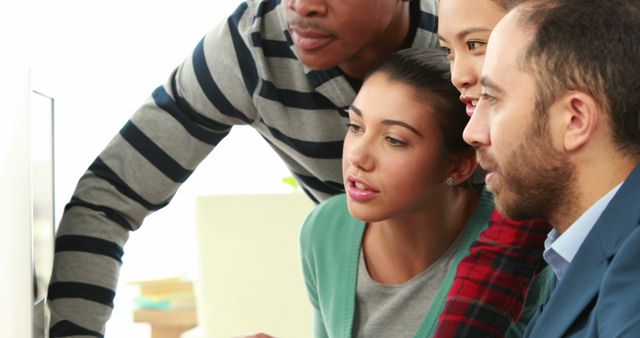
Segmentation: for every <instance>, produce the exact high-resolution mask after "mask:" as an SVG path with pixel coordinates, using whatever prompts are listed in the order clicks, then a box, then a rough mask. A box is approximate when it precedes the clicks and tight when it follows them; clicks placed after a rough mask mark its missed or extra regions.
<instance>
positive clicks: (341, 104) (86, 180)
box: [48, 0, 546, 338]
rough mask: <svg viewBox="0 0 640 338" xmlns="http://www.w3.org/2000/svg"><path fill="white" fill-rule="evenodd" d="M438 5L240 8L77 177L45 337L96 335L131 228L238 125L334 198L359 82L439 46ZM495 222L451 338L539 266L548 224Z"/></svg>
mask: <svg viewBox="0 0 640 338" xmlns="http://www.w3.org/2000/svg"><path fill="white" fill-rule="evenodd" d="M435 10H436V2H435V0H284V1H280V0H248V1H247V2H245V3H243V4H241V5H240V6H239V7H238V8H237V9H236V10H235V12H234V13H233V14H231V15H230V16H229V18H228V19H227V20H226V21H224V22H221V23H220V24H219V25H217V26H216V27H215V28H214V29H212V30H211V31H210V32H209V33H208V34H207V35H206V36H205V37H204V38H203V39H202V40H201V41H200V43H199V44H198V45H197V46H196V48H195V50H194V51H193V54H192V55H191V57H190V58H188V59H187V60H186V61H185V62H184V63H183V64H181V65H180V66H179V67H178V68H177V69H176V70H175V71H174V72H173V73H172V74H171V76H170V77H169V79H168V81H167V82H166V83H165V84H164V85H163V86H160V87H158V88H157V89H156V90H155V91H154V92H153V94H152V95H151V97H150V98H149V100H148V101H146V103H145V104H143V105H142V107H140V108H139V109H138V111H136V112H135V114H134V115H133V116H132V117H131V119H130V121H129V122H127V124H126V125H125V126H124V127H123V128H122V129H121V130H120V132H119V133H118V134H117V135H116V136H115V138H114V139H113V140H112V141H111V142H110V143H109V145H108V146H107V147H106V148H105V149H104V151H103V152H102V153H101V154H100V155H99V156H98V157H97V158H96V160H95V161H94V162H93V163H92V164H91V166H90V167H89V169H88V170H87V171H86V173H85V174H84V175H83V176H82V178H81V179H80V181H79V183H78V186H77V188H76V190H75V192H74V194H73V197H72V199H71V201H70V202H69V203H68V204H67V206H66V208H65V212H64V215H63V217H62V221H61V223H60V227H59V230H58V234H57V239H56V247H55V262H54V270H53V276H52V281H51V285H50V288H49V294H48V297H49V299H48V300H49V306H50V309H51V329H50V337H52V338H54V337H103V335H104V331H105V323H106V321H107V320H108V318H109V316H110V315H111V311H112V308H113V299H114V295H115V289H116V286H117V279H118V273H119V269H120V266H121V264H122V260H121V259H122V255H123V246H124V244H125V242H126V240H127V238H128V236H129V232H130V231H132V230H136V229H138V228H139V227H140V225H141V224H142V221H143V219H144V218H145V217H146V216H147V215H149V214H150V213H152V212H154V211H156V210H158V209H160V208H162V207H164V206H165V205H167V204H168V203H169V201H170V200H171V198H172V196H173V195H174V194H175V192H176V190H177V189H178V187H179V186H180V184H181V183H183V182H184V181H185V180H186V179H187V178H188V177H189V175H190V174H191V173H192V172H193V170H194V169H195V168H196V166H197V165H198V163H200V162H201V161H202V160H203V159H204V158H205V157H206V156H207V154H209V153H210V152H211V151H212V150H213V148H214V147H215V146H216V145H217V144H218V143H219V142H220V141H221V140H222V139H223V138H224V137H225V136H226V135H227V134H228V133H229V131H230V130H231V128H232V126H234V125H251V126H252V127H253V128H254V129H255V130H256V131H257V132H258V133H260V135H262V137H264V139H265V140H266V141H267V142H268V143H269V145H271V147H272V148H273V149H274V150H275V151H276V152H277V154H278V155H279V156H280V157H281V158H282V159H283V160H284V161H285V163H286V164H287V166H288V168H289V169H290V170H291V172H292V173H293V175H294V176H295V177H296V178H297V179H298V181H299V182H300V184H301V185H302V187H303V189H304V191H305V192H306V193H307V195H308V196H309V197H310V198H311V199H313V200H314V201H315V202H319V201H322V200H324V199H326V198H328V197H329V196H332V195H334V194H337V193H339V192H342V191H343V187H342V183H341V181H342V179H341V169H340V167H341V166H340V157H341V155H342V139H343V137H344V135H345V132H346V123H347V122H348V117H347V113H346V110H347V107H348V106H349V105H350V104H351V103H352V101H353V99H354V97H355V94H356V91H357V90H358V89H359V86H360V83H361V79H362V77H363V76H364V74H365V73H366V72H367V70H368V69H369V68H370V67H371V66H372V65H373V64H375V63H377V62H378V61H379V60H381V59H382V58H383V57H385V56H386V55H388V54H390V53H391V52H393V51H395V50H398V49H402V48H410V47H435V46H437V44H438V42H437V41H438V38H437V36H436V33H435V32H436V27H437V22H436V20H437V19H436V16H435ZM227 165H229V164H227ZM493 221H494V222H493V223H494V225H493V226H492V227H490V229H489V230H488V231H487V233H486V234H483V238H481V243H480V245H478V246H477V247H476V249H475V251H474V254H473V255H472V256H471V257H469V258H468V259H467V260H466V261H463V263H461V268H464V269H468V271H469V273H467V274H466V275H464V274H463V276H465V278H464V279H461V280H459V281H456V284H454V288H453V289H452V290H453V291H454V292H455V294H451V295H450V297H451V303H448V304H447V309H446V311H445V313H444V316H443V317H442V318H443V319H445V320H443V321H441V326H442V327H443V328H447V330H446V332H452V334H451V335H459V334H458V333H459V332H465V330H464V327H465V326H468V325H475V326H480V327H485V326H488V327H494V326H505V325H506V326H508V325H509V323H511V321H513V320H515V319H517V318H518V316H519V315H520V311H521V309H522V303H523V302H524V297H525V296H526V292H527V288H528V284H529V280H530V279H531V278H532V275H533V274H535V273H536V272H537V271H538V270H539V268H540V266H541V263H540V262H541V259H540V257H539V256H540V252H541V248H542V242H543V241H544V235H545V234H546V229H545V230H543V231H540V232H537V231H531V229H532V227H531V226H527V224H521V223H513V222H509V221H506V220H504V219H503V218H501V217H500V216H499V215H497V214H495V215H494V217H493ZM529 225H530V224H529ZM465 263H466V265H465ZM456 285H457V286H458V287H457V288H456ZM456 290H457V291H456ZM462 291H464V294H462V293H463V292H462ZM460 295H462V297H460ZM500 331H504V330H500ZM443 332H445V331H443ZM453 332H458V333H453ZM487 332H492V330H487ZM487 336H489V335H487Z"/></svg>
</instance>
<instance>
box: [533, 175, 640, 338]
mask: <svg viewBox="0 0 640 338" xmlns="http://www.w3.org/2000/svg"><path fill="white" fill-rule="evenodd" d="M639 223H640V165H638V166H636V168H635V169H634V170H633V172H632V173H631V174H630V175H629V177H628V178H627V179H626V180H625V182H624V184H623V185H622V186H621V187H620V190H618V192H617V193H616V194H615V196H614V197H613V199H612V200H611V202H610V203H609V205H608V206H607V207H606V209H605V210H604V211H603V213H602V215H601V216H600V218H599V219H598V221H597V222H596V224H595V225H594V227H593V229H592V230H591V232H589V234H588V235H587V237H586V238H585V240H584V242H583V243H582V246H581V247H580V249H579V250H578V252H577V253H576V256H575V258H574V259H573V261H572V262H571V264H570V265H569V268H568V269H567V272H566V274H565V276H564V277H563V279H562V280H561V281H559V282H558V284H557V285H556V287H555V290H554V291H553V293H552V294H551V297H550V298H549V301H548V302H547V304H545V305H543V306H542V307H541V308H540V310H539V311H538V313H537V314H536V316H535V317H534V318H533V319H532V320H531V322H530V323H529V326H528V327H527V331H526V332H525V337H531V338H554V337H602V338H613V337H633V338H638V337H640V226H638V225H639Z"/></svg>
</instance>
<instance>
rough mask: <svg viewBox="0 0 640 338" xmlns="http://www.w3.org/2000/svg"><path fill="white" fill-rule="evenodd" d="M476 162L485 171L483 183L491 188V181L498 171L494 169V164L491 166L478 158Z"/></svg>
mask: <svg viewBox="0 0 640 338" xmlns="http://www.w3.org/2000/svg"><path fill="white" fill-rule="evenodd" d="M478 164H479V165H480V167H482V169H483V170H484V171H485V176H484V183H485V184H486V185H487V188H489V190H491V183H493V182H494V181H495V179H496V178H497V176H498V173H497V172H496V171H495V169H494V168H495V166H491V165H489V164H487V163H486V162H483V161H482V160H479V161H478Z"/></svg>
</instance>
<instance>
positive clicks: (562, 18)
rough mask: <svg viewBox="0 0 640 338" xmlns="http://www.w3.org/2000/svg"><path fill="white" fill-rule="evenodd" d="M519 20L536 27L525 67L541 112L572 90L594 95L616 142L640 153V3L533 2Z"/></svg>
mask: <svg viewBox="0 0 640 338" xmlns="http://www.w3.org/2000/svg"><path fill="white" fill-rule="evenodd" d="M517 10H520V11H522V12H521V13H519V20H520V21H519V23H520V24H522V25H523V26H524V27H525V29H526V28H530V29H533V30H535V31H534V33H533V38H532V41H531V44H530V45H529V47H528V49H527V50H526V51H525V53H524V54H523V58H522V60H521V61H522V65H521V66H522V68H523V69H525V70H526V71H528V72H530V73H531V74H533V76H534V78H536V81H537V85H536V88H537V93H536V95H537V102H538V107H537V109H538V111H539V112H540V114H543V116H539V117H542V118H544V119H546V112H547V111H548V109H549V107H550V106H551V105H552V104H553V102H555V100H556V99H557V98H559V97H560V96H561V95H564V94H565V93H567V92H568V91H570V90H579V91H582V92H585V93H587V94H589V95H591V96H592V97H593V98H594V99H595V100H596V102H597V103H598V104H599V105H600V107H601V108H602V109H603V110H604V111H605V112H606V113H607V116H608V117H609V121H610V125H611V128H612V133H613V137H614V142H615V143H616V145H617V146H618V148H619V149H620V151H622V152H623V153H627V154H629V155H631V156H634V157H640V99H638V93H640V72H639V71H638V69H639V68H638V65H640V43H638V41H640V5H639V4H638V3H637V2H636V1H628V0H553V1H548V0H546V1H540V0H531V1H527V2H525V3H524V4H523V5H521V6H517Z"/></svg>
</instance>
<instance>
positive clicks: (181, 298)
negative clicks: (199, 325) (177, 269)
mask: <svg viewBox="0 0 640 338" xmlns="http://www.w3.org/2000/svg"><path fill="white" fill-rule="evenodd" d="M131 284H134V285H137V286H138V289H139V293H138V295H137V296H136V298H135V299H134V303H135V306H136V308H137V309H139V310H163V311H174V310H195V308H196V299H195V295H194V292H193V283H192V282H191V281H190V280H188V279H187V278H184V277H168V278H162V279H153V280H143V281H137V282H132V283H131Z"/></svg>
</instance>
